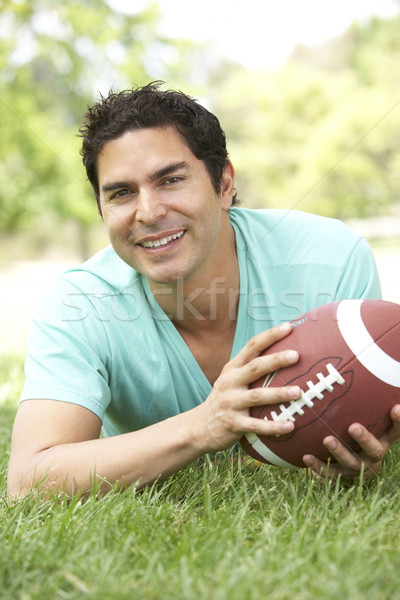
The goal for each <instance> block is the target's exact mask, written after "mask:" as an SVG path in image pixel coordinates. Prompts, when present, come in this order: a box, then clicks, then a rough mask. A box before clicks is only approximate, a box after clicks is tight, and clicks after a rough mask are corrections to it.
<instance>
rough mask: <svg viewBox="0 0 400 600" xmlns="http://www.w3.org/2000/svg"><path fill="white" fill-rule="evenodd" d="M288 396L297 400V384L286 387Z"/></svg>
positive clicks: (298, 392)
mask: <svg viewBox="0 0 400 600" xmlns="http://www.w3.org/2000/svg"><path fill="white" fill-rule="evenodd" d="M288 396H289V398H292V399H293V400H297V398H299V396H300V388H299V386H298V385H293V386H291V387H290V388H288Z"/></svg>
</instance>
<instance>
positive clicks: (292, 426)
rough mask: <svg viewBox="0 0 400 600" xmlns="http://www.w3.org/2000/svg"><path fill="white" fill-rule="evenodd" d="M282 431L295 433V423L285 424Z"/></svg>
mask: <svg viewBox="0 0 400 600" xmlns="http://www.w3.org/2000/svg"><path fill="white" fill-rule="evenodd" d="M282 429H283V431H284V432H285V433H289V431H293V429H294V424H293V423H289V422H288V423H284V424H283V425H282Z"/></svg>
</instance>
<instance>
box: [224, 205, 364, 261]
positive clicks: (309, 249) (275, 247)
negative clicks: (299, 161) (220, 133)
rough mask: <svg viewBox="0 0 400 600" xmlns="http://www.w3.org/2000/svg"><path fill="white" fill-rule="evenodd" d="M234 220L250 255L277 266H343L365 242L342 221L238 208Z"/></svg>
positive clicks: (271, 210) (301, 213) (293, 211)
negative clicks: (310, 263) (304, 263)
mask: <svg viewBox="0 0 400 600" xmlns="http://www.w3.org/2000/svg"><path fill="white" fill-rule="evenodd" d="M230 219H231V222H232V224H233V226H234V228H235V230H239V232H240V235H241V236H242V237H243V239H244V243H245V244H246V246H247V249H248V251H251V253H253V252H254V253H257V254H258V253H262V252H266V253H267V254H268V256H269V257H270V258H271V260H273V262H280V261H283V262H286V261H292V260H294V261H296V262H297V261H299V262H302V261H303V260H305V261H308V260H315V261H317V262H318V261H319V260H321V261H323V262H325V261H329V262H330V261H333V262H336V261H339V262H341V261H342V259H343V258H344V254H348V253H351V252H352V251H353V250H354V248H355V247H356V246H357V245H358V243H359V242H360V241H361V240H362V239H363V238H362V237H361V236H360V235H359V234H358V233H356V232H355V231H353V230H352V229H351V228H350V227H348V226H347V225H346V224H345V223H343V222H342V221H340V220H338V219H332V218H328V217H322V216H320V215H315V214H311V213H305V212H301V211H295V210H275V209H245V208H236V209H231V211H230Z"/></svg>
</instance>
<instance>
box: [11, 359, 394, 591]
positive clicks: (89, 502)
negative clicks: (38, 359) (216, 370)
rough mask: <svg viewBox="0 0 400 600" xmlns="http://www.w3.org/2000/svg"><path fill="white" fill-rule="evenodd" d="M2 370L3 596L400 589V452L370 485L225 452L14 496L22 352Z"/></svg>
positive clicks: (392, 456) (387, 461)
mask: <svg viewBox="0 0 400 600" xmlns="http://www.w3.org/2000/svg"><path fill="white" fill-rule="evenodd" d="M0 373H1V380H0V381H1V383H0V429H1V434H2V436H1V450H2V454H1V461H0V488H1V489H0V597H1V598H4V599H5V600H8V599H10V600H11V599H12V600H29V599H36V598H37V599H39V598H40V599H41V600H46V599H51V600H54V599H67V598H70V599H74V600H76V599H80V598H95V599H98V598H105V599H113V598H118V599H125V598H126V599H128V598H129V599H130V600H131V599H136V598H138V599H143V600H146V599H156V600H158V599H160V600H169V599H173V600H180V599H184V600H192V599H193V600H202V599H204V600H225V599H227V600H243V599H246V600H258V599H260V600H265V599H268V600H285V599H288V600H289V599H290V600H293V598H295V599H296V600H303V599H304V600H305V599H310V598H312V599H314V598H316V599H324V600H330V599H340V600H342V599H346V600H348V599H352V600H353V599H354V600H358V599H359V600H365V599H373V600H380V599H382V600H387V599H388V598H391V599H393V598H400V591H399V573H400V552H399V548H400V527H399V525H400V522H399V521H400V519H399V496H400V493H399V482H400V461H398V460H397V458H398V450H393V451H392V452H391V453H390V455H389V456H388V457H387V460H386V461H385V465H384V471H383V473H382V475H381V476H380V477H379V478H376V479H374V480H370V481H368V482H367V483H360V482H355V483H352V484H349V483H346V484H343V483H340V482H337V481H334V482H332V483H329V482H325V481H321V480H316V479H313V478H311V477H308V476H306V475H305V474H304V473H303V472H302V471H286V470H279V469H275V468H274V467H262V468H258V469H254V468H253V466H252V465H250V464H237V465H236V466H232V465H231V461H229V460H225V461H222V460H221V461H220V462H218V463H217V464H216V465H214V466H213V465H212V464H211V462H209V461H208V462H206V463H205V465H204V466H203V467H199V466H198V465H191V466H189V467H187V468H186V469H184V470H183V471H181V472H180V473H178V474H177V475H175V476H174V477H172V478H170V479H169V480H168V481H166V482H164V483H160V484H155V485H153V486H152V487H151V488H148V489H146V490H144V491H142V492H141V493H135V491H134V490H133V489H128V490H126V491H125V492H123V493H118V492H117V491H112V492H110V493H109V494H108V495H106V496H104V497H99V496H97V495H96V493H95V492H93V494H92V495H91V496H90V497H89V498H88V499H86V500H85V501H84V500H82V499H81V498H79V497H78V496H77V497H74V498H72V499H70V500H69V501H66V500H65V499H62V498H58V499H56V498H54V499H52V500H38V499H35V498H33V497H27V498H25V499H24V500H23V501H21V502H19V503H17V504H15V505H9V504H8V502H7V500H6V496H5V494H6V471H7V462H8V458H9V445H10V435H11V426H12V421H13V416H14V414H15V410H16V403H17V398H18V394H19V390H20V388H21V385H22V378H23V375H22V362H21V360H20V359H18V358H17V359H15V358H13V357H2V358H1V357H0Z"/></svg>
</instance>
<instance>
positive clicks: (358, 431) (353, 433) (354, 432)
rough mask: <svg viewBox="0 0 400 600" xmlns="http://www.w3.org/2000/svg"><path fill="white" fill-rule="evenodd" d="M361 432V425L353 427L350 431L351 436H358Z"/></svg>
mask: <svg viewBox="0 0 400 600" xmlns="http://www.w3.org/2000/svg"><path fill="white" fill-rule="evenodd" d="M361 434H362V429H361V427H356V429H353V430H352V432H351V437H353V438H359V437H360V436H361Z"/></svg>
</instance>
